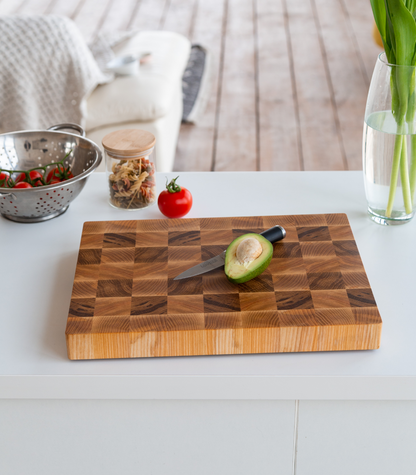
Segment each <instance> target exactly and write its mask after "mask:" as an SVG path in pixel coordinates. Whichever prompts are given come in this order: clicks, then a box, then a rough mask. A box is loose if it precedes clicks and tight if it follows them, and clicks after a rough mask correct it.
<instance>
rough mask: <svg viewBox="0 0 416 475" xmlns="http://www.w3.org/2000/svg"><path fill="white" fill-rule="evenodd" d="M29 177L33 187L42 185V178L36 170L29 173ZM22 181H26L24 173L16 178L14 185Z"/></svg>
mask: <svg viewBox="0 0 416 475" xmlns="http://www.w3.org/2000/svg"><path fill="white" fill-rule="evenodd" d="M29 177H30V180H31V181H32V182H33V184H34V185H35V186H42V185H43V183H42V178H43V175H42V173H39V172H37V171H36V170H32V171H31V172H29ZM22 181H26V174H25V173H21V174H20V175H19V176H18V177H17V178H16V183H21V182H22ZM15 188H16V187H15Z"/></svg>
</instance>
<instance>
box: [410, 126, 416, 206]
mask: <svg viewBox="0 0 416 475" xmlns="http://www.w3.org/2000/svg"><path fill="white" fill-rule="evenodd" d="M410 144H411V152H410V155H411V160H410V173H409V181H410V196H411V198H412V205H413V202H414V197H415V189H416V135H411V136H410Z"/></svg>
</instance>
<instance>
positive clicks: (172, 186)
mask: <svg viewBox="0 0 416 475" xmlns="http://www.w3.org/2000/svg"><path fill="white" fill-rule="evenodd" d="M178 178H179V175H178V176H177V177H176V178H173V179H172V180H171V181H170V182H169V183H168V179H167V177H166V189H167V190H168V191H169V193H179V192H180V191H181V189H182V188H181V187H180V186H179V185H177V184H176V180H177V179H178Z"/></svg>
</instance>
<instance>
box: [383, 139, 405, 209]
mask: <svg viewBox="0 0 416 475" xmlns="http://www.w3.org/2000/svg"><path fill="white" fill-rule="evenodd" d="M402 144H403V135H396V140H395V142H394V153H393V166H392V169H391V175H390V190H389V200H388V202H387V208H386V217H387V218H390V217H391V213H392V211H393V204H394V198H395V196H396V188H397V180H398V178H399V168H400V158H401V154H402Z"/></svg>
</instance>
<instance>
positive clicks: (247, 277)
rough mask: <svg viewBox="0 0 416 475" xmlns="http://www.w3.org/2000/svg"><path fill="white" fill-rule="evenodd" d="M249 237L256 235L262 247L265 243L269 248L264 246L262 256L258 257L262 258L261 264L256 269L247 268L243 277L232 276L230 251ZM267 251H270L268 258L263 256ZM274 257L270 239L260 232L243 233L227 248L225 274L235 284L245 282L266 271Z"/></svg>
mask: <svg viewBox="0 0 416 475" xmlns="http://www.w3.org/2000/svg"><path fill="white" fill-rule="evenodd" d="M248 237H255V238H256V239H257V240H258V241H259V242H260V244H262V247H263V246H264V245H265V246H266V248H267V249H264V247H263V252H262V254H261V255H260V257H258V259H259V260H261V264H259V265H258V266H256V267H255V268H254V269H251V270H249V269H247V272H246V273H244V274H243V275H242V276H241V277H238V278H233V277H230V275H229V274H228V272H227V271H228V267H229V261H230V260H231V259H232V256H230V253H232V249H233V248H234V247H236V246H238V243H239V242H241V241H242V240H243V239H245V238H248ZM265 252H268V253H269V255H268V256H267V257H266V259H265V258H264V256H263V254H264V253H265ZM272 258H273V244H272V243H271V242H270V241H268V240H267V239H266V238H264V237H263V236H261V235H260V234H254V233H249V234H243V235H242V236H239V237H238V238H236V239H234V241H233V242H232V243H231V244H230V245H229V246H228V248H227V250H226V253H225V266H224V271H225V275H226V276H227V278H228V280H229V281H230V282H233V283H234V284H243V283H244V282H247V281H249V280H251V279H254V278H255V277H257V276H258V275H260V274H261V273H262V272H264V271H265V270H266V269H267V267H268V266H269V264H270V262H271V260H272Z"/></svg>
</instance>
